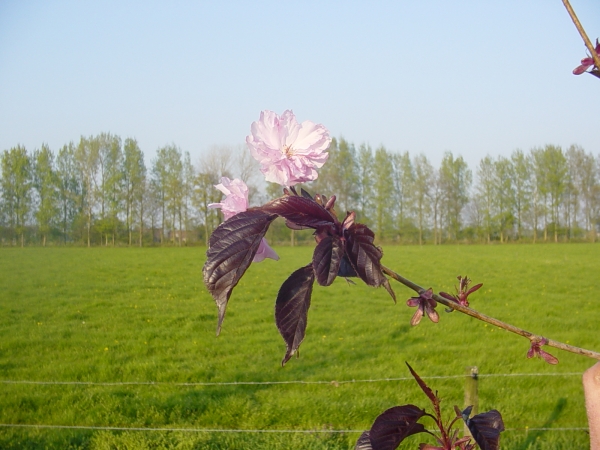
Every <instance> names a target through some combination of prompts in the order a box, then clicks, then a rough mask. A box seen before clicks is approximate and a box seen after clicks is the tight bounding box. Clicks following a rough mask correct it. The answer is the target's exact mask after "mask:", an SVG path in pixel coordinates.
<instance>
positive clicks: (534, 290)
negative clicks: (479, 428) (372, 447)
mask: <svg viewBox="0 0 600 450" xmlns="http://www.w3.org/2000/svg"><path fill="white" fill-rule="evenodd" d="M276 250H277V251H278V252H279V254H280V256H281V260H280V261H278V262H274V261H271V260H268V261H265V262H263V263H260V264H254V265H253V266H252V267H251V268H250V269H249V271H248V273H247V274H246V276H245V277H244V279H243V280H242V281H241V283H240V284H239V285H238V286H237V287H236V289H235V290H234V293H233V296H232V299H231V301H230V304H229V308H228V312H227V316H226V318H225V322H224V325H223V331H222V333H221V336H219V337H218V338H217V337H215V334H214V333H215V328H216V322H217V312H216V307H215V305H214V303H213V301H212V299H211V298H210V296H209V295H208V293H207V292H206V291H205V289H204V286H203V284H202V276H201V270H202V265H203V262H204V248H149V249H129V248H117V249H106V248H92V249H86V248H25V249H20V248H2V249H0V274H1V275H0V279H1V280H2V281H1V283H0V288H1V290H0V381H2V383H0V423H2V424H22V425H52V426H79V427H89V428H40V427H5V426H2V427H0V448H3V449H4V448H15V449H21V448H30V449H38V448H39V449H42V448H58V449H65V448H72V449H76V448H77V449H79V448H81V449H120V448H124V449H125V448H126V449H144V448H156V449H159V448H178V449H192V448H194V449H204V448H207V449H220V448H225V449H227V448H231V449H246V448H252V449H296V448H297V449H325V448H328V449H333V448H352V447H353V444H354V442H355V441H356V439H357V438H358V433H356V432H353V431H349V432H346V433H338V432H335V431H336V430H364V429H367V428H368V427H369V426H370V424H371V423H372V421H373V420H374V418H375V417H376V416H377V415H378V414H379V413H381V412H382V411H384V410H385V409H387V408H389V407H391V406H394V405H399V404H405V403H415V404H417V405H419V406H422V407H425V408H428V407H429V405H428V403H427V401H426V398H425V397H424V396H423V394H422V393H421V392H420V390H419V388H418V386H417V385H416V383H414V381H410V380H397V381H375V382H361V381H360V380H377V379H385V378H402V377H407V376H409V373H408V370H407V369H406V366H405V364H404V362H405V361H408V362H409V363H410V364H411V365H412V366H413V367H414V368H415V370H416V371H417V372H418V373H419V374H420V375H421V376H423V377H425V378H426V377H431V376H451V375H462V374H463V373H464V371H465V366H472V365H474V366H478V368H479V373H480V374H482V377H481V379H480V385H479V396H480V397H479V401H480V411H484V410H488V409H492V408H496V409H498V410H500V411H501V412H502V415H503V417H504V421H505V425H506V427H507V428H508V431H506V432H504V433H503V434H502V438H501V443H502V448H505V449H523V450H525V449H563V448H564V449H573V448H587V447H588V436H587V432H586V431H585V430H577V429H578V428H586V427H587V420H586V417H585V411H584V406H583V393H582V388H581V381H580V378H581V377H580V375H579V374H580V373H581V372H583V370H585V369H586V368H587V367H589V366H591V365H592V364H593V361H592V360H589V359H587V358H584V357H581V356H576V355H572V354H567V353H563V352H559V351H557V350H555V351H552V349H549V351H550V353H553V354H554V355H555V356H557V357H558V358H559V360H560V364H559V365H558V366H551V365H549V364H546V363H545V362H544V361H542V360H540V359H534V360H528V359H526V357H525V355H526V352H527V350H528V348H529V343H528V341H527V340H525V339H524V338H520V337H518V336H515V335H512V334H508V333H506V332H504V331H500V330H498V329H496V328H494V327H490V326H485V325H484V324H483V323H481V322H478V321H476V320H474V319H471V318H468V317H466V316H463V315H460V314H459V313H456V312H455V313H452V314H446V313H444V312H443V309H442V308H438V309H440V315H441V320H440V323H439V324H437V325H434V324H432V323H431V322H430V321H429V320H427V319H423V321H422V322H421V324H420V325H419V326H417V327H414V328H411V327H410V326H409V321H410V318H411V316H412V314H413V312H414V309H412V308H407V307H406V306H405V303H404V302H405V300H406V299H407V298H408V297H410V296H412V295H413V293H412V292H411V291H409V290H408V289H406V288H404V287H402V286H401V285H399V284H397V283H395V282H392V283H393V284H392V285H393V287H394V289H395V291H396V294H397V296H398V300H399V301H398V304H396V305H394V304H393V302H392V301H391V299H390V298H389V296H388V295H387V293H386V292H385V290H383V289H372V288H368V287H366V286H364V285H362V284H360V283H358V284H357V285H349V284H348V283H346V281H344V280H336V282H335V283H334V285H333V286H331V287H328V288H322V287H320V286H315V289H314V292H313V302H312V305H311V309H310V311H309V317H308V329H307V336H306V339H305V341H304V343H303V344H302V347H301V349H300V350H301V357H300V358H299V359H296V358H293V359H292V360H290V361H289V362H288V364H287V365H286V367H284V368H282V367H281V366H280V361H281V358H282V357H283V355H284V353H285V345H284V343H283V341H282V339H281V338H280V336H279V334H278V332H277V330H276V328H275V325H274V320H273V305H274V299H275V296H276V294H277V291H278V289H279V286H280V285H281V283H282V282H283V281H284V279H285V278H286V277H287V276H288V274H289V273H291V272H292V271H293V270H294V269H295V268H297V267H300V265H304V264H306V263H307V262H308V261H310V255H311V252H312V248H309V247H296V248H289V247H281V248H277V249H276ZM599 255H600V246H599V245H593V244H569V245H560V244H558V245H504V246H499V245H498V246H442V247H432V246H425V247H386V248H385V256H384V259H383V262H384V264H385V265H387V266H389V267H391V268H392V269H394V270H396V271H397V272H399V273H401V274H403V275H404V276H406V277H408V278H410V279H412V280H413V281H415V282H417V283H419V284H421V285H423V286H425V287H429V286H431V287H433V288H434V290H435V291H441V290H445V291H448V292H454V287H453V286H454V284H455V281H456V279H455V277H456V276H457V275H459V274H462V275H465V274H467V275H468V276H469V277H470V278H472V279H473V280H474V282H476V283H477V282H483V283H484V286H483V288H482V289H481V290H480V291H478V292H477V293H476V294H474V295H473V296H472V297H471V300H472V301H471V306H472V307H474V308H475V309H478V310H480V311H481V312H484V313H486V314H488V315H492V316H495V317H497V318H499V319H501V320H505V321H507V322H509V323H512V324H513V325H516V326H520V327H523V328H525V329H528V330H530V331H532V332H535V333H540V334H543V335H545V336H548V337H550V338H553V339H556V340H562V341H565V342H569V343H571V344H574V345H578V346H582V347H585V348H589V349H593V350H600V335H599V333H598V323H599V319H600V302H599V298H598V294H597V291H598V279H599V276H598V275H599V271H600V257H599ZM507 374H508V375H511V374H512V375H515V374H530V375H532V376H504V375H507ZM536 374H537V375H536ZM550 374H554V375H550ZM556 374H558V375H556ZM573 374H575V375H573ZM500 375H502V376H500ZM533 375H535V376H533ZM351 380H359V381H357V382H354V383H343V382H344V381H351ZM14 381H35V382H66V383H72V382H79V383H80V384H40V383H36V384H33V383H12V382H14ZM286 381H327V383H321V384H298V383H289V384H206V385H198V384H194V385H184V384H183V383H199V382H205V383H230V382H238V383H243V382H286ZM331 381H337V382H333V383H332V382H331ZM145 382H155V384H152V385H149V384H122V383H145ZM90 383H100V384H90ZM101 383H104V384H101ZM428 383H429V384H430V386H431V387H432V388H433V389H434V390H438V391H439V392H440V394H441V396H442V397H443V399H444V400H443V405H444V406H445V408H446V411H447V412H448V415H450V414H451V411H452V406H453V405H454V404H457V405H459V406H461V407H462V406H464V405H463V392H464V380H463V379H460V378H440V379H430V380H428ZM91 427H99V428H97V429H93V428H91ZM111 427H114V428H163V429H164V428H179V429H186V430H188V431H140V430H119V429H109V428H111ZM539 428H544V429H547V430H536V429H539ZM563 428H565V429H568V430H560V429H563ZM190 429H194V430H198V429H219V430H283V431H285V430H288V431H289V430H313V431H314V432H312V433H289V432H281V433H275V432H263V433H259V432H256V431H254V432H246V433H239V432H201V431H189V430H190ZM425 439H426V438H425ZM422 440H424V438H423V437H418V436H417V439H416V440H413V441H411V442H412V444H411V445H408V446H404V447H402V448H417V446H416V444H415V443H416V442H420V441H422Z"/></svg>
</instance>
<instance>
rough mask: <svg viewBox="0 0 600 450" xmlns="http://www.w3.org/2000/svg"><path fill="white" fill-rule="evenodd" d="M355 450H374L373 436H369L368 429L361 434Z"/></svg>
mask: <svg viewBox="0 0 600 450" xmlns="http://www.w3.org/2000/svg"><path fill="white" fill-rule="evenodd" d="M354 450H373V447H371V438H370V437H369V432H368V431H365V432H364V433H363V434H361V435H360V437H359V438H358V441H356V445H355V446H354Z"/></svg>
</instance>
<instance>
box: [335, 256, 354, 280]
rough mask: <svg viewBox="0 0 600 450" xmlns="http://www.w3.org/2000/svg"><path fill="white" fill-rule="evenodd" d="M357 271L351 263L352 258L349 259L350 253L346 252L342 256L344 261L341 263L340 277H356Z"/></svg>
mask: <svg viewBox="0 0 600 450" xmlns="http://www.w3.org/2000/svg"><path fill="white" fill-rule="evenodd" d="M356 276H358V275H356V272H355V271H354V268H353V267H352V264H350V260H349V259H348V255H347V254H346V253H344V256H342V262H341V263H340V268H339V269H338V277H345V278H347V277H356Z"/></svg>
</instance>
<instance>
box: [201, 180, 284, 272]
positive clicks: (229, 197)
mask: <svg viewBox="0 0 600 450" xmlns="http://www.w3.org/2000/svg"><path fill="white" fill-rule="evenodd" d="M215 187H216V188H217V189H218V190H220V191H221V192H222V193H223V194H225V198H224V199H223V200H222V201H221V203H211V204H209V205H208V207H209V208H221V211H223V216H224V217H225V220H228V219H229V218H231V217H233V216H235V215H236V214H237V213H240V212H244V211H246V210H247V209H248V186H246V183H244V182H243V181H242V180H240V179H238V178H235V179H233V180H230V179H229V178H227V177H222V178H221V183H220V184H216V185H215ZM265 258H271V259H274V260H275V261H277V260H278V259H279V256H278V255H277V253H275V250H273V249H272V248H271V247H269V244H268V243H267V240H266V239H265V238H262V241H261V242H260V244H259V246H258V250H257V251H256V254H255V255H254V259H253V260H252V261H253V262H261V261H262V260H263V259H265Z"/></svg>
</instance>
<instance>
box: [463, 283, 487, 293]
mask: <svg viewBox="0 0 600 450" xmlns="http://www.w3.org/2000/svg"><path fill="white" fill-rule="evenodd" d="M481 286H483V283H479V284H476V285H475V286H473V287H472V288H471V289H469V290H468V291H467V295H470V294H472V293H473V292H475V291H476V290H477V289H479V288H480V287H481Z"/></svg>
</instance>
